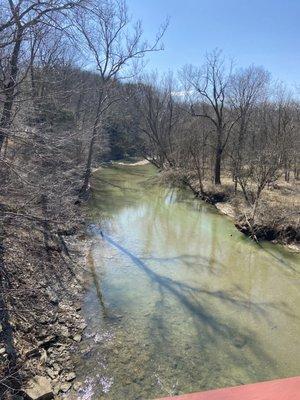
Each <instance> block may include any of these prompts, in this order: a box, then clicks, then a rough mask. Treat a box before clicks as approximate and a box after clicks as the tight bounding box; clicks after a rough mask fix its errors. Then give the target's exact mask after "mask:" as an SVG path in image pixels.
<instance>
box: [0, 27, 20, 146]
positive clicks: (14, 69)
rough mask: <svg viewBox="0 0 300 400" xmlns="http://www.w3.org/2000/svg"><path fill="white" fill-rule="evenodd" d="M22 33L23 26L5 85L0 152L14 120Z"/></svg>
mask: <svg viewBox="0 0 300 400" xmlns="http://www.w3.org/2000/svg"><path fill="white" fill-rule="evenodd" d="M22 34H23V31H22V28H19V29H18V31H17V34H16V39H15V44H14V48H13V52H12V56H11V59H10V75H9V80H8V83H7V84H6V85H5V87H4V105H3V111H2V116H1V120H0V152H1V149H2V146H3V143H4V140H5V137H6V136H7V130H8V129H9V127H10V125H11V120H12V108H13V104H14V97H15V96H14V95H15V87H16V82H17V75H18V70H19V67H18V61H19V54H20V49H21V43H22Z"/></svg>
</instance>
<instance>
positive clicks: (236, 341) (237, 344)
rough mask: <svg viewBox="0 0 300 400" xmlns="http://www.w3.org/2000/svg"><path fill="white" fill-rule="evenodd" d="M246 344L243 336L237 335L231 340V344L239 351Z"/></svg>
mask: <svg viewBox="0 0 300 400" xmlns="http://www.w3.org/2000/svg"><path fill="white" fill-rule="evenodd" d="M246 343H247V339H246V338H245V337H243V336H240V335H237V336H235V337H234V338H233V344H234V345H235V347H238V348H239V349H241V348H242V347H244V346H245V344H246Z"/></svg>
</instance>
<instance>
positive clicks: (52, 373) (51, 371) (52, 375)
mask: <svg viewBox="0 0 300 400" xmlns="http://www.w3.org/2000/svg"><path fill="white" fill-rule="evenodd" d="M46 372H47V374H48V376H49V377H50V378H51V379H55V378H56V377H57V375H58V371H55V370H54V369H52V368H47V369H46Z"/></svg>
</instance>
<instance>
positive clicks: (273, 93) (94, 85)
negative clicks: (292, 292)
mask: <svg viewBox="0 0 300 400" xmlns="http://www.w3.org/2000/svg"><path fill="white" fill-rule="evenodd" d="M0 8H1V9H0V106H1V108H0V169H1V175H0V184H1V192H0V287H1V290H0V318H1V320H0V339H1V342H0V386H1V389H0V398H7V399H10V398H13V397H12V396H13V394H16V393H19V390H20V388H21V387H24V385H26V382H27V381H28V379H30V378H32V376H34V375H47V374H48V375H49V376H50V377H51V378H52V379H54V381H55V379H57V376H58V375H60V380H59V382H58V380H57V386H56V392H57V393H61V392H66V391H67V390H68V389H69V388H70V387H71V384H69V383H68V382H69V381H70V380H72V379H69V378H70V375H69V374H70V373H72V371H73V366H72V363H71V361H70V362H69V361H68V360H69V355H68V354H69V348H70V347H71V345H74V343H75V344H76V342H77V341H78V340H80V335H81V332H82V330H83V329H84V323H83V321H82V320H81V317H80V315H79V309H80V307H79V306H78V299H79V297H80V291H81V290H82V279H81V276H82V270H83V269H84V266H85V263H84V251H83V250H84V235H85V229H86V226H85V215H84V211H83V210H84V207H82V205H83V204H84V202H85V201H86V200H87V199H88V195H89V192H90V189H91V186H90V183H91V182H90V180H91V174H92V170H93V168H94V167H98V166H99V165H101V163H103V162H107V161H111V160H121V159H127V158H136V159H142V158H145V159H147V160H149V161H150V162H151V163H153V164H154V165H155V166H156V167H157V168H158V170H159V171H164V172H163V174H162V175H163V176H164V179H165V180H167V181H168V182H173V183H176V184H184V185H188V186H189V187H191V188H192V189H193V190H194V191H195V193H196V194H197V195H198V196H199V197H200V198H202V199H204V200H205V201H208V202H212V203H219V202H227V205H228V202H229V207H230V210H229V213H231V214H233V216H234V218H235V221H236V223H237V225H238V226H239V228H240V229H242V230H244V231H245V232H246V233H247V234H250V235H251V236H252V237H253V238H254V239H256V240H258V239H259V238H260V237H262V238H267V239H280V240H281V241H282V242H285V243H292V242H293V243H295V242H297V241H299V214H298V212H299V199H297V193H298V192H297V182H298V180H299V158H298V157H299V130H300V103H299V100H298V93H290V92H289V90H288V89H286V88H285V86H284V84H283V83H278V82H276V81H275V80H274V79H273V78H272V77H271V76H270V74H269V72H268V71H266V70H265V69H264V68H263V67H256V66H253V65H251V66H249V67H248V68H243V69H240V68H238V67H236V66H233V64H232V63H231V61H230V59H228V58H226V57H225V55H224V54H223V53H222V52H221V51H219V50H213V51H212V52H210V53H208V54H207V56H206V62H205V63H204V65H199V66H183V67H182V69H181V70H180V71H174V74H172V73H170V74H169V75H167V76H161V75H160V74H159V73H153V74H151V73H146V72H145V68H144V64H145V60H146V59H147V57H151V53H152V52H158V51H163V36H164V33H165V31H166V30H167V25H168V23H167V22H164V21H163V18H162V25H161V27H157V35H156V37H154V38H147V40H146V38H144V35H143V30H142V25H141V23H140V22H136V21H133V20H132V19H131V18H130V15H129V13H128V10H127V7H126V4H125V3H124V2H123V1H122V0H108V1H99V0H95V1H94V0H73V1H68V0H45V1H40V0H1V1H0ZM199 53H202V54H203V53H205V49H203V48H199ZM227 213H228V210H227ZM78 335H79V336H78ZM57 342H58V343H60V346H57V347H56V348H55V350H53V349H52V345H53V343H57ZM49 349H50V350H51V351H49ZM45 371H47V373H46V372H45Z"/></svg>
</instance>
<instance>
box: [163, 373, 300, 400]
mask: <svg viewBox="0 0 300 400" xmlns="http://www.w3.org/2000/svg"><path fill="white" fill-rule="evenodd" d="M171 399H174V400H300V376H296V377H294V378H286V379H276V380H274V381H268V382H260V383H253V384H250V385H243V386H235V387H231V388H225V389H216V390H209V391H207V392H200V393H191V394H185V395H183V396H175V397H164V398H163V399H158V400H171Z"/></svg>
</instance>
